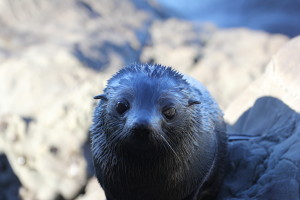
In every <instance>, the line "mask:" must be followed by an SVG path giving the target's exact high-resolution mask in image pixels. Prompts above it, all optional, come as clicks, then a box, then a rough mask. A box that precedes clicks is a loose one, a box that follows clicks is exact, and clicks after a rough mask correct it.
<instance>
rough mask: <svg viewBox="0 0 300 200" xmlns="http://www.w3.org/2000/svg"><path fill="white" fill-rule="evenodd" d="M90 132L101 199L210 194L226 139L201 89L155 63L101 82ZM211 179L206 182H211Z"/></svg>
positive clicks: (219, 118) (217, 113) (215, 108)
mask: <svg viewBox="0 0 300 200" xmlns="http://www.w3.org/2000/svg"><path fill="white" fill-rule="evenodd" d="M95 98H97V99H101V101H100V102H99V104H98V105H97V107H96V109H95V113H94V119H93V125H92V127H91V141H92V154H93V161H94V166H95V172H96V176H97V178H98V180H99V182H100V184H101V186H102V187H103V189H104V191H105V194H106V196H107V199H110V200H112V199H114V200H121V199H122V200H127V199H128V200H129V199H130V200H135V199H137V200H139V199H141V200H148V199H149V200H150V199H151V200H154V199H156V200H160V199H161V200H169V199H170V200H171V199H172V200H177V199H178V200H181V199H203V198H204V197H205V198H206V199H207V197H209V196H210V195H211V196H213V195H215V194H216V193H215V190H216V189H217V187H218V185H219V183H220V182H221V179H222V173H223V172H222V170H223V169H222V167H220V166H221V165H220V163H221V162H223V164H224V161H225V154H226V136H225V134H224V133H225V129H224V123H223V120H222V113H221V111H220V110H219V108H218V106H217V104H216V103H215V102H214V100H213V99H212V98H211V97H210V95H209V93H208V92H207V91H206V90H205V89H199V88H195V87H193V86H191V85H190V84H189V82H188V81H186V80H185V79H184V77H183V75H181V74H179V73H178V72H176V71H174V70H172V69H171V68H169V67H163V66H160V65H131V66H127V67H125V68H123V69H121V70H120V71H119V72H118V73H117V74H116V75H114V76H113V77H112V78H111V79H110V80H109V81H108V84H107V87H106V88H105V90H104V94H103V95H98V96H96V97H95ZM212 180H213V181H212Z"/></svg>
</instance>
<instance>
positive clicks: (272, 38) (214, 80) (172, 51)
mask: <svg viewBox="0 0 300 200" xmlns="http://www.w3.org/2000/svg"><path fill="white" fill-rule="evenodd" d="M199 30H202V31H199ZM150 35H151V42H150V43H149V44H148V46H146V47H145V48H144V50H143V52H142V55H141V60H142V61H144V62H148V61H152V62H156V63H160V64H163V65H167V66H173V67H175V68H177V69H179V70H180V71H181V72H184V73H186V74H189V75H191V76H193V77H194V78H196V79H198V80H199V81H200V82H202V83H204V85H206V86H207V88H208V89H209V91H210V92H211V93H212V95H213V96H214V97H215V98H216V99H217V101H218V103H219V104H220V105H221V107H222V108H226V107H227V106H228V104H229V103H230V102H231V101H232V100H233V99H234V98H235V97H237V96H238V95H239V94H240V93H241V92H242V91H244V90H245V89H246V88H247V86H248V84H250V83H251V82H252V81H254V80H255V79H256V78H258V77H259V76H260V75H261V74H262V73H263V72H264V70H265V66H266V64H267V63H268V62H269V60H270V58H271V56H272V55H273V54H274V53H275V52H276V51H277V49H278V48H279V47H280V46H282V45H283V44H284V43H285V42H286V41H287V37H285V36H283V35H270V34H267V33H264V32H258V31H251V30H246V29H225V30H218V29H216V28H213V27H211V26H208V25H202V26H199V25H198V26H195V25H193V24H192V23H189V22H186V21H179V20H176V19H170V20H166V21H158V22H155V23H154V24H153V25H152V27H151V29H150ZM253 41H255V42H253ZM237 83H238V84H237Z"/></svg>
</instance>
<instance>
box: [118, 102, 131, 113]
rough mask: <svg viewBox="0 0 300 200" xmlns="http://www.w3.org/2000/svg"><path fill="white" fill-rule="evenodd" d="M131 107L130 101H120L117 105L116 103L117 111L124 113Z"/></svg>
mask: <svg viewBox="0 0 300 200" xmlns="http://www.w3.org/2000/svg"><path fill="white" fill-rule="evenodd" d="M128 109H129V103H128V101H126V100H125V101H118V103H117V105H116V111H117V112H118V113H119V114H120V115H122V114H123V113H125V112H126V111H127V110H128Z"/></svg>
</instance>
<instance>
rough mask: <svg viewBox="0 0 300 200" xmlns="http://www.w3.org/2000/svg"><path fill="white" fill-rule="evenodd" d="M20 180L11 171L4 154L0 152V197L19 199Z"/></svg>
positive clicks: (7, 199)
mask: <svg viewBox="0 0 300 200" xmlns="http://www.w3.org/2000/svg"><path fill="white" fill-rule="evenodd" d="M20 187H21V184H20V181H19V179H18V178H17V176H16V175H15V173H14V172H13V170H12V168H11V166H10V164H9V162H8V160H7V158H6V156H5V155H4V154H0V199H2V200H19V199H20V197H19V195H18V194H19V189H20Z"/></svg>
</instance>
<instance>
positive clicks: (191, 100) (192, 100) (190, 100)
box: [188, 99, 201, 106]
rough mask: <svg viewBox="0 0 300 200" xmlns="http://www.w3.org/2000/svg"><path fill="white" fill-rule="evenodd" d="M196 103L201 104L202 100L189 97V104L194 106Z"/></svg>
mask: <svg viewBox="0 0 300 200" xmlns="http://www.w3.org/2000/svg"><path fill="white" fill-rule="evenodd" d="M194 104H201V102H200V101H197V100H194V99H189V101H188V106H192V105H194Z"/></svg>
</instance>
